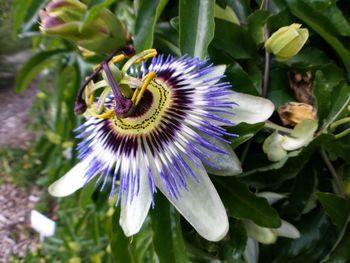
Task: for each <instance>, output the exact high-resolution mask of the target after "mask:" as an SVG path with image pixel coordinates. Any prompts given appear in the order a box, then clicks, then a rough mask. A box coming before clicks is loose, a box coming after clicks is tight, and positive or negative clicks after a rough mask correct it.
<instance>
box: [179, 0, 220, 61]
mask: <svg viewBox="0 0 350 263" xmlns="http://www.w3.org/2000/svg"><path fill="white" fill-rule="evenodd" d="M214 4H215V1H214V0H180V7H179V13H180V14H179V15H180V16H179V18H180V49H181V53H182V54H188V55H190V56H192V57H199V58H202V59H203V58H205V57H206V55H207V49H208V46H209V44H210V42H211V41H212V39H213V37H214V28H215V22H214Z"/></svg>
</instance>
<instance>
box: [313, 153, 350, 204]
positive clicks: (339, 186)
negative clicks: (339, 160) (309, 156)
mask: <svg viewBox="0 0 350 263" xmlns="http://www.w3.org/2000/svg"><path fill="white" fill-rule="evenodd" d="M319 153H320V155H321V157H322V160H323V161H324V163H325V165H326V166H327V168H328V170H329V172H330V174H331V175H332V177H333V179H334V182H335V186H336V188H337V189H336V190H337V192H338V194H340V195H341V196H343V197H345V192H344V189H343V185H342V183H341V182H340V179H339V176H338V174H337V171H336V170H335V168H334V166H333V164H332V163H331V161H330V160H329V158H328V156H327V153H326V152H325V150H323V149H321V150H320V151H319Z"/></svg>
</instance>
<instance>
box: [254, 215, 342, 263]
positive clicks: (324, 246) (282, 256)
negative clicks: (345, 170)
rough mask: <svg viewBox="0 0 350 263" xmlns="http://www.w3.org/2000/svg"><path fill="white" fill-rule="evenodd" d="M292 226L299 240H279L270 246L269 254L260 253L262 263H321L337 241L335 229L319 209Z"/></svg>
mask: <svg viewBox="0 0 350 263" xmlns="http://www.w3.org/2000/svg"><path fill="white" fill-rule="evenodd" d="M293 225H295V226H296V228H297V229H298V230H299V231H300V233H301V236H300V238H297V239H281V240H278V241H277V243H276V244H274V245H270V246H269V247H268V252H269V253H264V252H267V251H266V250H265V251H261V255H260V258H265V259H267V260H266V261H264V262H273V263H285V262H288V263H305V262H310V263H311V262H315V263H316V262H321V259H322V258H324V256H325V255H327V253H328V252H329V251H330V249H331V248H332V246H333V242H334V241H335V240H336V239H337V235H338V233H337V229H336V227H335V226H334V225H332V224H331V223H330V222H329V220H328V218H327V217H326V216H325V215H324V214H323V213H322V210H321V209H314V210H313V211H311V212H310V213H308V214H307V215H304V216H302V217H301V219H300V222H298V223H293ZM269 259H270V260H269Z"/></svg>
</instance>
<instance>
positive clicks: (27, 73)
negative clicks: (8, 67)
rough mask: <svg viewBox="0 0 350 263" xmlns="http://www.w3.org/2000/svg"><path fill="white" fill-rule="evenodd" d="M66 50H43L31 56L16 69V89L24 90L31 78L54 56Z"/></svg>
mask: <svg viewBox="0 0 350 263" xmlns="http://www.w3.org/2000/svg"><path fill="white" fill-rule="evenodd" d="M64 52H67V50H53V51H43V52H40V53H37V54H35V55H34V56H32V57H31V58H30V59H29V60H28V61H27V62H26V63H25V64H24V65H23V66H22V67H21V69H20V70H19V71H18V73H17V77H16V91H17V92H22V91H24V90H25V89H26V88H27V87H28V85H29V84H30V82H31V81H32V79H33V78H34V77H35V76H36V75H37V74H38V73H39V72H40V71H41V70H42V69H43V68H44V67H48V65H49V64H50V63H51V62H52V60H53V59H54V58H56V56H58V55H62V53H64Z"/></svg>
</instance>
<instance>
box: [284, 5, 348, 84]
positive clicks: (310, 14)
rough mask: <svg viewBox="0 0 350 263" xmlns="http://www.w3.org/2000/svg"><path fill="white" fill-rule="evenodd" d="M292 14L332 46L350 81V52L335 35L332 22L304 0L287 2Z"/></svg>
mask: <svg viewBox="0 0 350 263" xmlns="http://www.w3.org/2000/svg"><path fill="white" fill-rule="evenodd" d="M286 1H287V3H288V6H289V8H290V10H291V11H292V13H293V14H294V15H295V16H296V17H298V18H300V19H301V20H302V21H304V22H305V23H306V24H307V25H308V26H309V27H311V28H312V29H313V30H314V31H315V32H316V33H318V34H319V35H320V36H321V37H322V38H323V39H324V40H326V41H327V42H328V44H330V45H331V46H332V48H333V49H334V50H335V52H337V54H338V56H339V58H340V59H341V60H342V61H343V64H344V66H345V68H346V70H347V74H348V79H350V51H349V50H348V49H347V48H346V47H345V46H344V44H343V43H342V42H341V41H340V40H339V38H338V36H337V35H334V33H335V32H336V31H337V30H336V29H335V27H334V26H333V25H332V23H331V21H330V20H329V19H328V18H327V17H326V16H325V15H323V14H322V13H321V12H318V10H315V9H313V8H312V7H310V6H309V5H307V4H306V3H305V2H304V1H302V0H286Z"/></svg>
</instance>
